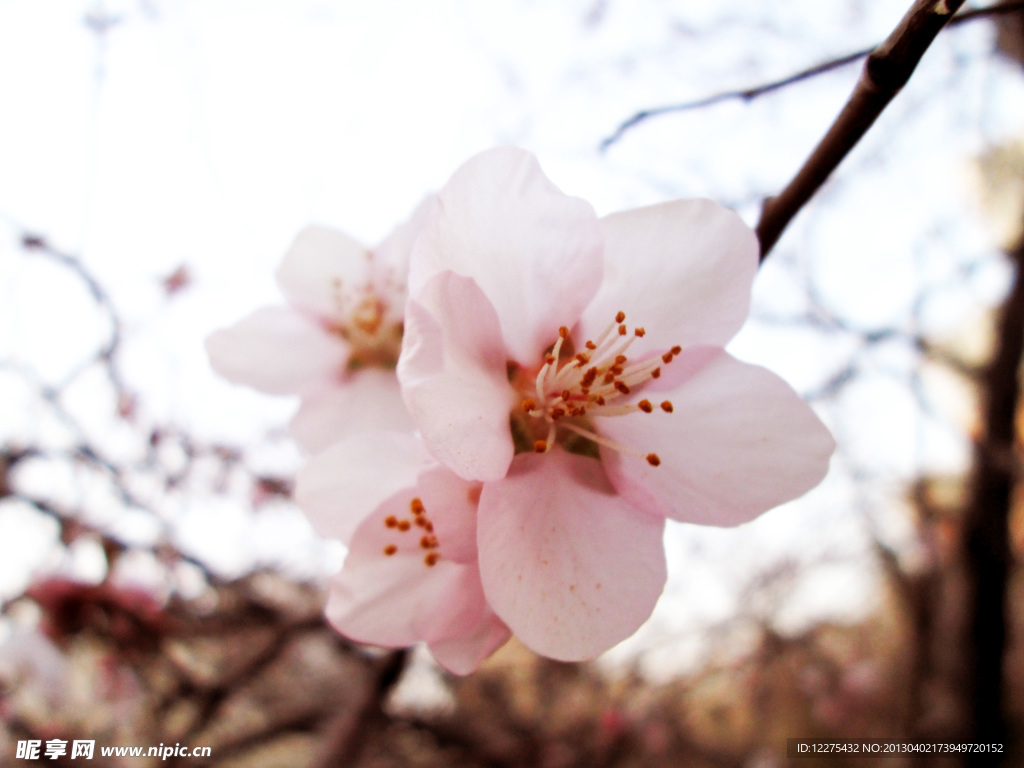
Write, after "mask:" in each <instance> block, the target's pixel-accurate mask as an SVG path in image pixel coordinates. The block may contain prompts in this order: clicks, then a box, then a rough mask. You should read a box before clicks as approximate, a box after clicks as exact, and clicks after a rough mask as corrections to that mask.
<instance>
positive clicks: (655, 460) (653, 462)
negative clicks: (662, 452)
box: [647, 453, 661, 467]
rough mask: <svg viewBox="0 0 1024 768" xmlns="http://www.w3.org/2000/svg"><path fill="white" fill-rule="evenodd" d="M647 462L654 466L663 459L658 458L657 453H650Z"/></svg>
mask: <svg viewBox="0 0 1024 768" xmlns="http://www.w3.org/2000/svg"><path fill="white" fill-rule="evenodd" d="M647 463H648V464H650V465H651V466H652V467H656V466H658V465H659V464H661V459H659V458H658V454H656V453H648V454H647Z"/></svg>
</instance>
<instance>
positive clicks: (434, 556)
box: [423, 552, 441, 568]
mask: <svg viewBox="0 0 1024 768" xmlns="http://www.w3.org/2000/svg"><path fill="white" fill-rule="evenodd" d="M440 559H441V555H439V554H438V553H437V552H428V553H427V556H426V557H424V558H423V562H424V563H426V564H427V567H428V568H433V567H434V566H435V565H437V561H438V560H440Z"/></svg>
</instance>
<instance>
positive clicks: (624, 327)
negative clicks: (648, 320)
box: [619, 325, 626, 336]
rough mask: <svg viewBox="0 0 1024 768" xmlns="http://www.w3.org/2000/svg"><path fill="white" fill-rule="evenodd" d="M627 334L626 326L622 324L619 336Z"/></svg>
mask: <svg viewBox="0 0 1024 768" xmlns="http://www.w3.org/2000/svg"><path fill="white" fill-rule="evenodd" d="M625 335H626V326H624V325H620V326H619V336H625Z"/></svg>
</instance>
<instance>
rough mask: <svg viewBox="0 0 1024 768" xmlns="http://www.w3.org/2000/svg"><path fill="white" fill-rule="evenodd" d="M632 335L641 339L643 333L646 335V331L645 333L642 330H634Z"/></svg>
mask: <svg viewBox="0 0 1024 768" xmlns="http://www.w3.org/2000/svg"><path fill="white" fill-rule="evenodd" d="M633 333H634V335H636V336H640V337H642V336H643V335H644V334H645V333H647V331H645V330H644V329H643V328H634V329H633Z"/></svg>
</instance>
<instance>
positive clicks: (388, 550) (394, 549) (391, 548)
mask: <svg viewBox="0 0 1024 768" xmlns="http://www.w3.org/2000/svg"><path fill="white" fill-rule="evenodd" d="M397 551H398V547H396V546H395V545H394V544H388V545H387V546H386V547H384V554H385V555H387V556H388V557H391V556H392V555H393V554H395V553H396V552H397Z"/></svg>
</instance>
